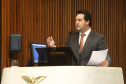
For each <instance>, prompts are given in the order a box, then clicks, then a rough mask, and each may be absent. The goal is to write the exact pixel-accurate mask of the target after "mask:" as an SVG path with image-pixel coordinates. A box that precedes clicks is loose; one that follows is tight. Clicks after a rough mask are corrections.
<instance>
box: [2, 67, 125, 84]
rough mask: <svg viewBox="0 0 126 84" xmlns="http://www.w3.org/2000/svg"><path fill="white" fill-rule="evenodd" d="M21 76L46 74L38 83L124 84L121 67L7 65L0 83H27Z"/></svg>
mask: <svg viewBox="0 0 126 84" xmlns="http://www.w3.org/2000/svg"><path fill="white" fill-rule="evenodd" d="M21 76H29V77H30V78H32V77H35V78H36V77H38V76H47V77H46V78H45V79H44V80H43V81H41V82H40V83H39V84H124V80H123V73H122V69H121V68H119V67H91V66H51V67H49V66H46V67H44V66H43V67H11V68H9V67H8V68H4V69H3V74H2V80H1V84H27V83H26V82H25V81H24V80H23V79H22V78H21Z"/></svg>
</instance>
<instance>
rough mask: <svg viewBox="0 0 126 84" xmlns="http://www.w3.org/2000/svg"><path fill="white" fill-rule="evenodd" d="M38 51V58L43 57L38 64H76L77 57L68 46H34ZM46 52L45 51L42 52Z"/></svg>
mask: <svg viewBox="0 0 126 84" xmlns="http://www.w3.org/2000/svg"><path fill="white" fill-rule="evenodd" d="M35 49H36V51H37V52H38V53H39V58H40V59H43V61H42V62H39V63H38V65H39V66H45V65H46V66H64V65H65V66H69V65H73V64H74V65H77V59H76V58H75V56H74V55H73V53H72V51H71V49H70V47H55V48H52V47H49V48H35ZM42 51H45V52H47V57H46V53H45V52H42ZM43 53H44V54H43ZM46 59H47V62H44V61H46Z"/></svg>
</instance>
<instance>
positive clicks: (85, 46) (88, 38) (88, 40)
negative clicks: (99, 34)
mask: <svg viewBox="0 0 126 84" xmlns="http://www.w3.org/2000/svg"><path fill="white" fill-rule="evenodd" d="M93 35H94V31H93V30H91V32H90V34H89V36H88V37H87V40H86V42H85V45H84V47H83V50H82V54H84V52H85V49H86V48H87V46H88V45H89V43H90V41H91V39H92V37H93Z"/></svg>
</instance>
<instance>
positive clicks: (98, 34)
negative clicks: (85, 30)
mask: <svg viewBox="0 0 126 84" xmlns="http://www.w3.org/2000/svg"><path fill="white" fill-rule="evenodd" d="M92 31H93V30H92ZM93 32H94V35H95V36H98V37H104V35H102V34H100V33H98V32H95V31H93Z"/></svg>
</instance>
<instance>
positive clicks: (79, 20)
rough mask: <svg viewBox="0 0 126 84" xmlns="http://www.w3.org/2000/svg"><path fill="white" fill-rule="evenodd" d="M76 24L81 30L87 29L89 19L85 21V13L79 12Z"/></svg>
mask: <svg viewBox="0 0 126 84" xmlns="http://www.w3.org/2000/svg"><path fill="white" fill-rule="evenodd" d="M75 26H76V29H77V30H78V31H80V32H83V31H84V30H86V28H87V27H88V26H89V21H85V19H84V14H77V16H76V22H75Z"/></svg>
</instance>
